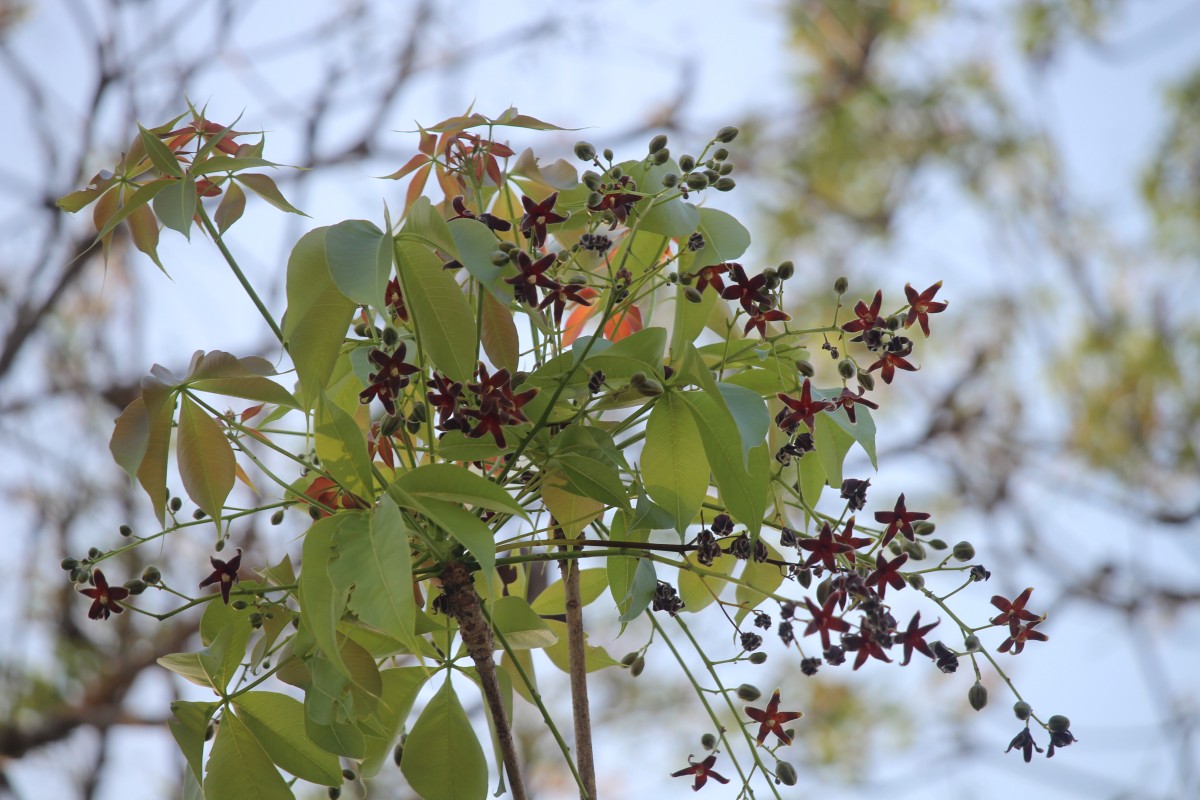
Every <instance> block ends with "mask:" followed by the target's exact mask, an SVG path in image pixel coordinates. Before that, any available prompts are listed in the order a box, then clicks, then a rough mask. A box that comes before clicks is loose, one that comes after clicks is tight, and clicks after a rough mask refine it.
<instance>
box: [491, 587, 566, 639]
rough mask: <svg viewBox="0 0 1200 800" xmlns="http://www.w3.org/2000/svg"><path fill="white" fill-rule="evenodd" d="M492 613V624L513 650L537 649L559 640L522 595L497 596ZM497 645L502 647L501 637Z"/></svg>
mask: <svg viewBox="0 0 1200 800" xmlns="http://www.w3.org/2000/svg"><path fill="white" fill-rule="evenodd" d="M490 614H491V623H492V626H493V627H494V628H495V629H496V630H497V631H498V632H499V633H500V634H501V635H503V636H504V641H505V642H506V643H507V644H508V646H509V647H510V648H512V649H513V650H535V649H538V648H541V647H550V646H551V645H553V644H554V643H555V642H557V641H558V636H557V635H556V634H555V633H554V632H553V631H552V630H550V628H549V626H547V625H546V623H545V621H544V620H543V619H542V618H541V617H539V616H538V615H537V613H536V612H535V611H534V610H533V609H532V608H531V607H530V606H529V603H527V602H525V599H524V598H522V597H513V596H510V597H498V598H496V600H495V601H494V602H493V603H492V606H491V609H490ZM495 647H496V649H497V650H500V649H502V647H503V645H502V644H501V643H500V641H499V639H497V641H496V643H495Z"/></svg>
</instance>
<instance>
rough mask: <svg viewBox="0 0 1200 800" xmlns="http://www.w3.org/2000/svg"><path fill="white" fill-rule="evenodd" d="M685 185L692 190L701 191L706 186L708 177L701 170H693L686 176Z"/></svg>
mask: <svg viewBox="0 0 1200 800" xmlns="http://www.w3.org/2000/svg"><path fill="white" fill-rule="evenodd" d="M687 185H688V188H689V189H692V190H693V191H697V192H699V191H703V190H704V189H707V188H708V178H707V177H706V176H705V175H704V173H703V172H693V173H692V174H690V175H688V176H687Z"/></svg>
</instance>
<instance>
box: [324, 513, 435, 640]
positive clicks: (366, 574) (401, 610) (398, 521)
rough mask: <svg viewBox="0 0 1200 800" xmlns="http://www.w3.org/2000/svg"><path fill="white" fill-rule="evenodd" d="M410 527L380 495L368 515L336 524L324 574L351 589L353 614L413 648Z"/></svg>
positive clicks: (414, 602) (413, 600)
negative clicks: (333, 555)
mask: <svg viewBox="0 0 1200 800" xmlns="http://www.w3.org/2000/svg"><path fill="white" fill-rule="evenodd" d="M408 539H409V530H408V527H407V526H406V525H405V523H404V518H403V517H402V516H401V515H400V509H399V508H397V506H396V503H395V501H393V500H392V498H391V497H389V496H387V495H384V496H383V497H382V498H381V499H380V501H379V505H378V506H376V508H375V510H374V512H373V513H372V514H371V516H370V518H369V519H368V518H366V517H365V516H361V515H360V516H357V517H355V518H353V519H348V520H347V521H346V522H344V523H343V524H342V525H341V527H339V528H338V531H337V533H336V534H335V535H334V540H333V544H334V547H335V548H336V549H337V559H336V560H335V561H333V562H332V563H331V564H330V566H329V576H330V578H331V580H332V581H333V583H334V586H336V587H337V588H338V589H344V590H349V591H350V602H349V607H350V609H351V610H352V611H354V612H355V613H356V614H358V618H359V619H360V620H362V621H363V622H365V623H366V624H368V625H372V626H374V627H375V628H378V629H379V630H381V631H383V632H384V633H386V634H387V635H389V636H391V637H393V638H395V639H397V640H398V641H400V642H401V643H403V644H404V645H406V646H407V647H409V648H410V650H412V651H413V652H416V648H417V644H416V641H415V639H416V633H415V630H416V615H417V606H416V600H415V599H414V597H413V587H412V583H413V581H412V556H411V555H410V552H409V543H408Z"/></svg>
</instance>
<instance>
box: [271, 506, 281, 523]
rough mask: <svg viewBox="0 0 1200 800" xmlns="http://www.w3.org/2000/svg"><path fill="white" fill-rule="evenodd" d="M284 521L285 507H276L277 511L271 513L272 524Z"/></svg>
mask: <svg viewBox="0 0 1200 800" xmlns="http://www.w3.org/2000/svg"><path fill="white" fill-rule="evenodd" d="M282 522H283V509H282V508H279V509H276V510H275V513H274V514H272V515H271V524H272V525H279V524H280V523H282Z"/></svg>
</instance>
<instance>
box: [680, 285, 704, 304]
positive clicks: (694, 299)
mask: <svg viewBox="0 0 1200 800" xmlns="http://www.w3.org/2000/svg"><path fill="white" fill-rule="evenodd" d="M683 296H684V297H686V298H687V301H688V302H689V303H702V302H704V296H703V295H702V294H700V292H699V291H698V290H697V289H696V287H695V286H688V287H687V288H685V289H684V290H683Z"/></svg>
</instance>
